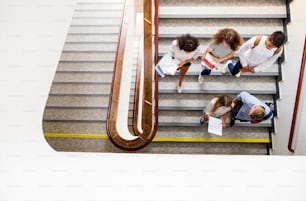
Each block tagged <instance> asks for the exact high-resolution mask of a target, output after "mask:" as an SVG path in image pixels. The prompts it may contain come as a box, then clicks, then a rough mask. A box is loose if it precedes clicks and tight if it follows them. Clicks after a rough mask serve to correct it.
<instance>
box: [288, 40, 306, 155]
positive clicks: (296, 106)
mask: <svg viewBox="0 0 306 201" xmlns="http://www.w3.org/2000/svg"><path fill="white" fill-rule="evenodd" d="M305 64H306V37H305V40H304V50H303V55H302V62H301V68H300V75H299V81H298V86H297V92H296V98H295V103H294V110H293V115H292V121H291V128H290V135H289V142H288V149H289V151H290V152H292V153H294V149H293V147H292V144H293V139H294V130H295V124H296V117H297V113H298V109H299V104H300V95H301V90H302V85H303V79H304V69H305Z"/></svg>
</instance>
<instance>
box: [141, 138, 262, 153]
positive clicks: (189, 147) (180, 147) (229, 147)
mask: <svg viewBox="0 0 306 201" xmlns="http://www.w3.org/2000/svg"><path fill="white" fill-rule="evenodd" d="M139 152H143V153H163V154H222V155H229V154H238V155H266V154H267V145H266V144H252V143H245V144H242V143H201V142H199V143H181V142H154V141H153V142H152V143H151V144H150V145H148V146H147V147H145V148H144V149H143V150H140V151H139Z"/></svg>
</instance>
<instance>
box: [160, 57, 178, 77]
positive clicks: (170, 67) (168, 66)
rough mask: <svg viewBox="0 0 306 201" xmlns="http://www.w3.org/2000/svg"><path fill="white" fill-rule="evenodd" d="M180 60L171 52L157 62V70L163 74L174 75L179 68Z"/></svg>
mask: <svg viewBox="0 0 306 201" xmlns="http://www.w3.org/2000/svg"><path fill="white" fill-rule="evenodd" d="M178 64H179V61H178V60H177V59H172V58H171V57H170V55H169V54H165V55H164V56H163V57H162V58H161V60H159V62H158V63H157V64H156V66H155V70H156V72H157V73H158V74H159V75H160V76H161V77H165V75H174V74H175V72H176V70H177V68H178Z"/></svg>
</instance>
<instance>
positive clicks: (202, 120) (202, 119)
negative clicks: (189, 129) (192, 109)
mask: <svg viewBox="0 0 306 201" xmlns="http://www.w3.org/2000/svg"><path fill="white" fill-rule="evenodd" d="M200 124H201V125H203V124H204V118H203V117H201V118H200Z"/></svg>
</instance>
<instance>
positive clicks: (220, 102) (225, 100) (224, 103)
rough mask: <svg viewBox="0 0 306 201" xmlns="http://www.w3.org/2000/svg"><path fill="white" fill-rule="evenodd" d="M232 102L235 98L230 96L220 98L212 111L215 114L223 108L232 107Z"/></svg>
mask: <svg viewBox="0 0 306 201" xmlns="http://www.w3.org/2000/svg"><path fill="white" fill-rule="evenodd" d="M232 100H233V98H232V97H230V96H218V99H217V101H216V103H215V105H214V107H213V109H212V112H215V111H216V110H217V109H218V108H219V107H221V106H225V107H230V106H231V104H232Z"/></svg>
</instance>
